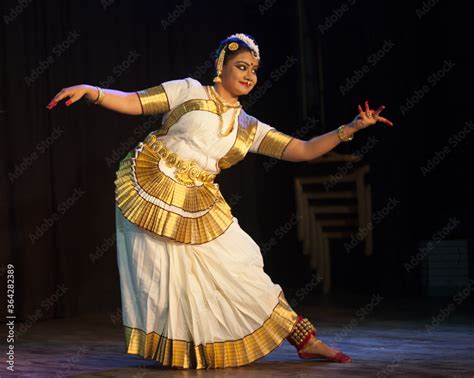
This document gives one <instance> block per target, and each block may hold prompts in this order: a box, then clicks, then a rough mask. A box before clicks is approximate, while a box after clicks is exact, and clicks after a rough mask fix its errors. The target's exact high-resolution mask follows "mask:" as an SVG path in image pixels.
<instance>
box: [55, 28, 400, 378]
mask: <svg viewBox="0 0 474 378" xmlns="http://www.w3.org/2000/svg"><path fill="white" fill-rule="evenodd" d="M217 52H218V58H217V59H216V70H217V75H216V77H215V78H214V85H212V86H203V85H202V84H201V83H200V82H198V81H197V80H194V79H192V78H185V79H182V80H173V81H167V82H163V83H162V84H160V85H157V86H153V87H150V88H147V89H144V90H141V91H137V92H130V93H126V92H121V91H117V90H112V89H102V88H99V87H93V86H90V85H85V84H83V85H76V86H72V87H68V88H64V89H62V90H61V91H60V92H59V93H58V94H57V95H56V96H55V97H54V98H53V99H52V100H51V102H50V104H49V105H48V106H47V107H48V109H52V108H54V107H55V106H56V105H57V104H58V102H59V101H61V100H63V99H66V98H67V101H66V105H67V106H69V105H71V104H72V103H74V102H76V101H79V100H80V99H81V98H82V97H85V98H86V99H88V100H90V101H93V102H94V103H95V104H97V105H101V106H103V107H104V108H107V109H110V110H113V111H116V112H120V113H123V114H132V115H155V114H164V116H163V120H162V125H161V127H160V128H159V130H156V131H153V132H152V133H150V134H149V135H148V136H147V137H146V139H145V140H144V141H143V142H140V143H139V144H138V145H137V146H136V147H135V148H134V149H133V150H131V151H130V152H129V153H128V154H127V155H126V156H125V158H124V159H123V160H122V161H121V162H120V166H119V169H118V171H117V179H116V181H115V185H116V196H115V198H116V227H117V262H118V267H119V273H120V285H121V296H122V316H123V323H124V331H125V346H126V349H125V350H126V353H130V354H139V355H141V356H142V357H144V358H149V359H154V360H156V361H158V362H159V363H160V364H162V365H163V366H172V367H176V368H196V369H203V368H224V367H236V366H242V365H246V364H249V363H251V362H253V361H255V360H257V359H258V358H261V357H263V356H265V355H267V354H269V353H270V352H271V351H273V350H274V349H275V348H277V347H278V346H279V345H280V344H281V343H282V342H283V341H284V339H287V340H288V341H289V342H290V343H291V344H292V345H294V346H295V347H296V350H297V351H298V355H299V357H300V358H303V359H311V358H325V359H328V360H330V361H335V362H342V363H348V362H351V361H352V360H351V358H350V357H349V356H347V355H345V354H344V353H342V352H340V351H338V350H336V349H333V348H331V347H329V346H328V345H326V344H325V343H323V342H322V341H321V340H319V339H317V338H316V329H315V327H314V326H313V325H312V324H311V322H310V321H309V320H308V319H306V318H303V317H302V316H301V315H298V314H297V313H295V312H294V311H293V309H292V308H291V307H290V306H289V305H288V303H287V301H286V299H285V296H284V294H283V292H282V289H281V287H280V286H279V285H278V284H275V283H273V282H272V281H271V279H270V277H269V276H268V275H267V274H266V273H265V272H264V270H263V258H262V255H261V252H260V248H259V246H258V245H257V244H256V243H255V242H254V241H253V240H252V238H251V237H250V236H249V235H248V234H247V233H245V232H244V231H243V230H242V229H241V228H240V226H239V223H238V219H237V218H235V217H234V216H233V215H232V213H231V209H230V207H229V205H228V204H227V203H226V201H225V200H224V198H223V197H222V195H221V193H220V191H219V186H218V184H217V183H214V178H215V177H216V175H217V174H219V172H220V171H221V170H222V169H226V168H229V167H231V166H232V165H234V164H236V163H237V162H239V161H240V160H242V159H243V158H244V157H245V155H246V154H247V153H248V152H249V151H250V152H253V153H258V154H262V155H266V156H271V157H275V158H277V159H282V160H288V161H293V162H299V161H306V160H311V159H314V158H316V157H318V156H321V155H323V154H325V153H327V152H328V151H330V150H332V149H333V148H334V147H336V146H337V145H338V144H339V143H341V142H348V141H350V140H352V138H353V134H354V133H355V132H357V131H358V130H361V129H363V128H366V127H368V126H370V125H373V124H375V123H376V122H378V121H381V122H384V123H386V124H388V125H392V123H391V122H390V121H389V120H387V119H386V118H384V117H382V116H380V113H381V111H382V110H383V109H384V107H383V106H382V107H380V108H379V109H378V110H376V111H375V110H372V109H370V107H369V104H368V102H365V109H364V110H363V109H362V107H361V106H360V105H359V107H358V110H359V114H358V116H356V118H355V119H354V120H353V121H352V122H350V123H348V124H345V125H341V126H340V127H339V128H337V129H336V130H333V131H331V132H328V133H326V134H323V135H321V136H318V137H315V138H312V139H311V140H309V141H303V140H300V139H298V138H294V137H291V136H289V135H286V134H284V133H282V132H279V131H278V130H276V129H275V128H274V127H272V126H270V125H268V124H265V123H263V122H261V121H259V120H258V119H256V118H254V117H252V116H250V115H248V114H247V113H246V112H245V111H244V110H243V109H242V106H241V104H240V103H239V101H238V100H239V97H240V96H242V95H247V94H248V93H250V91H251V90H252V89H253V88H254V87H255V85H256V83H257V70H258V65H259V61H260V53H259V48H258V46H257V44H256V42H255V40H254V39H253V38H252V37H251V36H249V35H247V34H242V33H239V34H234V35H232V36H230V37H228V38H226V39H224V40H223V41H222V42H221V44H220V46H219V48H218V51H217Z"/></svg>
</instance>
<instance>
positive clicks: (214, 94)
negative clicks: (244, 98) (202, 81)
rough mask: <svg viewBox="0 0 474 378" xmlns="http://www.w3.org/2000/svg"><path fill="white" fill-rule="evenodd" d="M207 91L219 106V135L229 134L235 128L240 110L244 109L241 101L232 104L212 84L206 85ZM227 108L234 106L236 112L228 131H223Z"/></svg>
mask: <svg viewBox="0 0 474 378" xmlns="http://www.w3.org/2000/svg"><path fill="white" fill-rule="evenodd" d="M206 89H207V92H208V94H209V97H210V98H211V99H212V100H214V102H215V103H216V107H217V114H218V115H219V135H221V136H227V135H229V134H230V133H231V132H232V130H234V126H235V123H236V121H237V118H238V116H239V114H240V110H241V109H242V106H241V105H240V102H239V101H237V102H235V103H234V104H230V103H229V102H227V101H225V100H224V99H223V98H222V97H221V96H220V95H219V93H217V91H216V90H215V88H214V87H213V86H212V85H208V86H207V87H206ZM227 108H233V109H234V113H233V114H232V118H231V121H230V126H228V127H227V131H225V132H224V131H223V128H224V117H223V114H224V113H225V112H226V111H227Z"/></svg>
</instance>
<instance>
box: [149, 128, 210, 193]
mask: <svg viewBox="0 0 474 378" xmlns="http://www.w3.org/2000/svg"><path fill="white" fill-rule="evenodd" d="M145 143H146V144H148V145H149V146H150V147H151V149H152V150H153V151H155V152H156V154H157V155H158V157H159V159H160V160H161V159H164V161H165V164H166V165H167V166H168V167H170V168H172V167H175V168H176V170H175V172H174V177H175V178H176V181H178V182H179V183H181V184H183V185H186V186H195V185H196V180H198V181H201V182H210V183H212V182H214V178H215V177H216V175H215V174H214V173H211V172H208V171H206V170H204V169H201V167H199V165H198V164H197V163H196V162H195V161H194V160H183V159H180V157H179V156H178V155H177V154H176V153H175V152H171V151H170V150H168V149H167V148H166V146H165V145H164V144H163V142H162V141H160V140H158V139H157V138H156V135H155V134H153V133H152V134H150V135H148V136H147V137H146V139H145Z"/></svg>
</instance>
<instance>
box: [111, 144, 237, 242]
mask: <svg viewBox="0 0 474 378" xmlns="http://www.w3.org/2000/svg"><path fill="white" fill-rule="evenodd" d="M153 159H155V160H156V159H158V158H157V156H156V154H154V153H153V152H152V150H151V147H150V146H148V145H147V144H143V143H142V144H141V145H140V146H139V148H137V149H135V150H133V151H131V152H129V153H128V154H127V156H126V157H125V158H124V159H123V160H122V161H121V162H120V167H119V169H118V171H117V179H116V180H115V200H116V203H117V206H118V207H119V208H120V210H121V211H122V214H123V215H124V217H125V218H126V219H127V220H128V221H130V222H131V223H133V224H135V225H137V226H138V227H141V228H143V229H145V230H148V231H151V232H153V233H154V234H157V235H159V236H164V237H168V238H170V239H173V240H175V241H178V242H181V243H186V244H202V243H205V242H208V241H210V240H213V239H215V238H217V237H218V236H220V235H221V234H222V233H224V232H225V231H226V230H227V229H228V227H229V226H230V225H231V224H232V221H233V216H232V213H231V208H230V207H229V205H228V204H227V202H226V201H225V199H224V198H223V197H222V194H221V193H220V191H219V189H218V186H217V184H212V183H210V182H204V183H203V184H202V185H200V186H193V187H187V186H185V185H182V184H180V183H178V182H176V181H174V180H173V179H171V178H170V177H168V176H167V175H165V174H164V173H163V172H161V171H160V169H159V167H158V164H157V163H156V161H155V164H154V163H153ZM156 199H158V200H161V201H163V202H165V203H166V204H168V205H172V206H176V207H178V208H180V209H182V210H184V211H187V212H190V213H191V212H198V211H206V212H205V213H204V214H203V215H200V216H197V217H195V216H194V217H191V216H190V217H187V216H184V215H181V214H178V213H176V212H173V211H172V210H167V209H164V208H162V207H160V205H159V204H158V203H156Z"/></svg>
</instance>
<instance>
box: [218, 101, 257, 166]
mask: <svg viewBox="0 0 474 378" xmlns="http://www.w3.org/2000/svg"><path fill="white" fill-rule="evenodd" d="M257 123H258V120H257V119H256V118H255V117H252V116H250V115H248V114H247V113H245V112H244V111H243V110H242V111H241V112H240V116H239V128H238V130H237V136H236V138H235V141H234V144H233V146H232V147H231V148H230V150H229V151H228V152H227V153H226V154H225V156H223V157H222V158H220V159H219V161H218V162H217V165H218V167H219V168H220V169H227V168H230V167H231V166H233V165H235V164H237V163H238V162H239V161H241V160H242V159H243V158H244V157H245V155H246V154H247V152H248V150H249V149H250V147H251V146H252V142H253V140H254V138H255V133H256V132H257Z"/></svg>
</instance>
